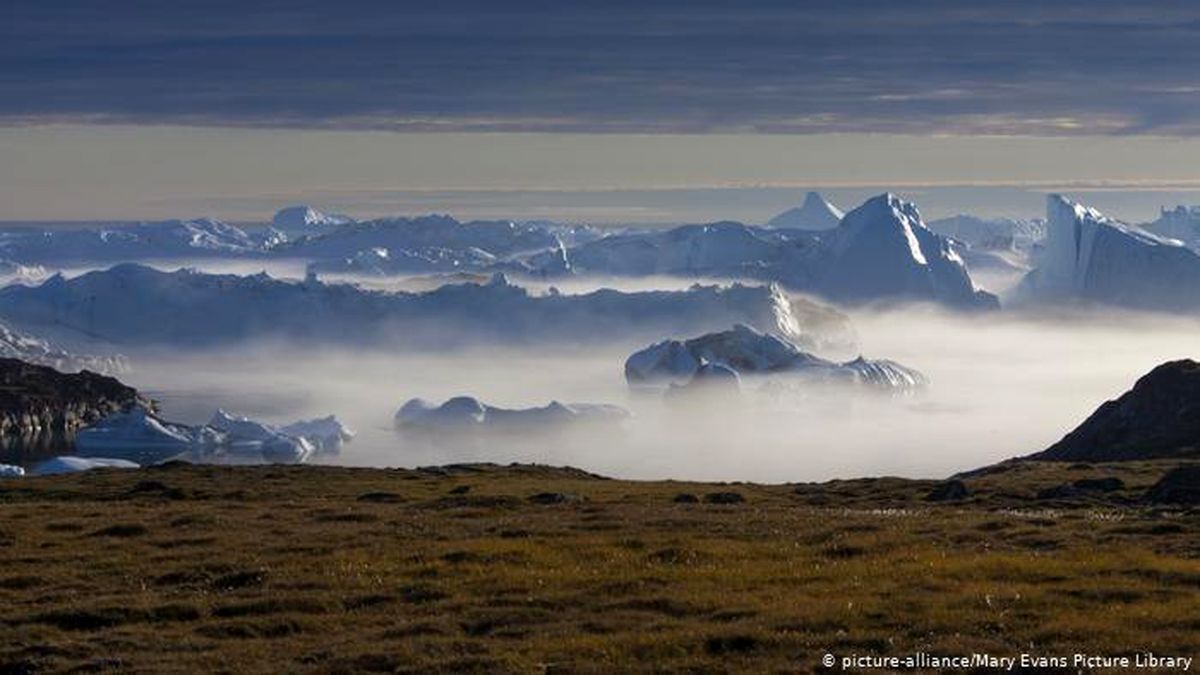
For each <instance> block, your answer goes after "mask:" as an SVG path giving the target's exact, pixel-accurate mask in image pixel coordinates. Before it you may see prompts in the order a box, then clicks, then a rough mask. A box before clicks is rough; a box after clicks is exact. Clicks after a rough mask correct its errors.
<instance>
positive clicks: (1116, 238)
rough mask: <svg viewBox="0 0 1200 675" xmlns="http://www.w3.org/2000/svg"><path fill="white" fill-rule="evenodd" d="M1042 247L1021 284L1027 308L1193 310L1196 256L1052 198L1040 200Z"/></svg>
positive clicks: (1199, 257)
mask: <svg viewBox="0 0 1200 675" xmlns="http://www.w3.org/2000/svg"><path fill="white" fill-rule="evenodd" d="M1046 222H1047V229H1048V233H1047V237H1046V248H1045V251H1044V252H1043V254H1042V255H1041V257H1040V261H1039V264H1038V267H1037V268H1036V269H1034V270H1033V271H1032V272H1030V273H1029V274H1028V275H1026V277H1025V278H1024V279H1023V280H1022V281H1021V286H1020V287H1019V288H1018V293H1019V297H1020V298H1021V299H1023V300H1027V301H1033V302H1052V303H1061V302H1085V303H1096V304H1104V305H1115V306H1121V307H1126V308H1130V309H1140V310H1155V311H1186V312H1195V311H1197V310H1200V254H1197V253H1196V252H1195V251H1193V250H1191V249H1189V248H1187V247H1186V246H1184V245H1183V244H1182V243H1181V242H1179V241H1178V240H1175V239H1167V238H1165V237H1160V236H1158V235H1156V234H1152V233H1150V232H1147V231H1146V230H1144V229H1142V228H1140V227H1137V226H1134V225H1129V224H1127V223H1122V222H1120V221H1117V220H1113V219H1111V218H1108V217H1106V216H1105V215H1104V214H1102V213H1100V212H1099V211H1097V210H1096V209H1093V208H1089V207H1087V206H1083V205H1082V204H1077V203H1075V202H1072V201H1069V200H1067V199H1065V198H1064V197H1062V196H1060V195H1050V196H1048V197H1047V199H1046Z"/></svg>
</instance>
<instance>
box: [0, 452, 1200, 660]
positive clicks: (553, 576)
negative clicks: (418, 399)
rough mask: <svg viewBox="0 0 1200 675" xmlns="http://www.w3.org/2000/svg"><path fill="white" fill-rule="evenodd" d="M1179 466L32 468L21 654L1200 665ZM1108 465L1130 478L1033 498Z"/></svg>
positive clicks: (16, 632)
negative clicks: (1153, 661)
mask: <svg viewBox="0 0 1200 675" xmlns="http://www.w3.org/2000/svg"><path fill="white" fill-rule="evenodd" d="M1167 466H1168V465H1166V464H1156V463H1125V464H1110V465H1094V466H1091V465H1083V466H1081V465H1067V464H1062V463H1032V462H1030V463H1015V464H1009V465H1002V468H1001V469H1000V470H997V471H993V472H990V473H986V474H983V475H978V476H975V477H972V478H967V479H966V480H965V483H966V485H967V486H968V487H969V488H970V491H971V494H970V496H968V497H967V498H966V499H965V500H962V501H957V502H946V503H932V502H927V501H925V499H924V497H925V496H926V494H927V493H928V492H929V491H930V489H931V488H933V487H934V486H935V485H936V483H935V482H934V481H910V480H900V479H886V478H885V479H863V480H852V481H834V482H830V483H823V484H804V485H748V484H734V485H714V484H697V483H678V482H631V481H619V480H607V479H603V478H600V477H596V476H592V475H589V474H586V473H583V472H579V471H574V470H570V469H552V468H545V467H531V466H512V467H494V466H471V467H466V466H464V467H447V468H443V469H429V470H412V471H408V470H370V469H345V468H331V467H312V466H308V467H280V466H266V467H216V466H187V465H179V464H169V465H166V466H164V467H156V468H150V469H145V470H141V471H119V470H101V471H94V472H90V473H87V474H80V475H71V476H61V477H52V478H27V479H20V480H10V481H6V482H3V483H0V600H2V606H3V607H4V611H3V616H2V617H0V671H3V672H28V671H40V670H42V669H46V670H52V671H62V670H71V669H82V670H90V671H96V670H106V669H119V670H126V671H141V672H162V671H191V672H196V671H226V672H239V673H241V672H310V671H311V672H362V671H388V672H391V671H412V672H418V671H420V672H429V671H442V672H470V671H487V672H507V671H514V672H531V671H533V672H537V671H543V670H552V671H555V672H612V671H614V670H616V671H621V670H645V669H648V668H650V667H651V665H653V666H654V667H656V668H657V669H660V670H681V669H691V670H698V671H710V670H753V671H759V672H762V671H810V670H814V669H818V668H819V662H820V659H821V657H822V656H823V655H824V654H826V653H833V654H835V655H839V656H841V655H848V654H900V655H905V654H908V653H912V652H918V651H920V652H927V653H933V654H958V653H971V652H989V653H992V654H998V655H1012V654H1018V653H1021V652H1031V653H1041V654H1053V653H1072V652H1076V651H1085V652H1093V653H1101V654H1122V653H1124V654H1132V653H1133V652H1135V651H1142V650H1150V651H1155V652H1158V653H1171V654H1183V655H1198V654H1200V613H1198V610H1197V608H1200V512H1197V511H1196V510H1188V509H1186V508H1180V509H1167V510H1162V509H1156V508H1152V507H1150V506H1148V505H1147V504H1145V503H1144V501H1142V499H1141V495H1142V494H1143V493H1144V492H1145V490H1146V488H1147V487H1148V486H1149V485H1150V484H1152V483H1153V482H1154V481H1155V480H1157V479H1158V477H1159V476H1161V475H1162V474H1163V473H1164V471H1165V470H1166V468H1167ZM1101 476H1116V477H1119V478H1120V479H1121V480H1122V481H1123V483H1124V487H1123V488H1121V489H1119V490H1116V491H1113V492H1106V493H1102V494H1097V495H1090V494H1088V495H1075V496H1067V497H1063V498H1053V497H1046V496H1045V495H1043V497H1042V498H1038V497H1037V494H1038V493H1039V492H1041V491H1043V490H1044V489H1046V488H1050V487H1054V486H1056V485H1060V484H1063V483H1068V482H1071V481H1075V480H1078V479H1080V478H1095V477H1101ZM718 493H736V494H737V495H739V496H740V497H741V498H742V499H743V500H744V501H740V502H737V501H736V499H735V498H731V497H714V496H712V495H715V494H718ZM681 495H690V496H694V497H695V498H696V500H697V501H695V502H692V501H690V500H689V498H688V497H682V496H681ZM712 501H716V502H722V501H724V502H730V501H732V502H735V503H710V502H712Z"/></svg>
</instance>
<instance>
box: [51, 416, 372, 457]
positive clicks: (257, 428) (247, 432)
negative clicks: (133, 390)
mask: <svg viewBox="0 0 1200 675" xmlns="http://www.w3.org/2000/svg"><path fill="white" fill-rule="evenodd" d="M353 437H354V432H352V431H351V430H350V429H348V428H346V427H345V426H344V425H343V424H342V423H341V422H339V421H338V419H337V418H336V417H334V416H332V415H330V416H329V417H324V418H319V419H314V420H305V421H300V422H294V423H292V424H289V425H286V426H283V427H275V426H272V425H270V424H264V423H262V422H257V421H255V420H252V419H249V418H247V417H242V416H238V415H232V414H230V413H227V412H225V411H224V410H217V411H216V412H215V413H213V416H212V418H211V419H210V420H209V422H208V424H204V425H200V426H189V425H186V424H177V423H174V422H167V421H165V420H163V419H161V418H159V417H158V416H157V415H155V414H153V413H151V412H149V411H147V410H145V409H144V408H141V407H134V408H132V409H130V410H127V411H123V412H118V413H114V414H112V415H109V416H108V417H105V418H104V419H102V420H100V421H99V422H97V423H96V424H93V425H92V426H89V427H87V428H86V429H83V430H81V431H80V432H79V433H78V434H76V436H75V449H76V450H77V451H78V452H80V453H83V454H87V455H93V454H96V455H102V454H108V455H120V456H126V457H136V458H137V459H138V460H139V461H141V462H143V463H153V462H156V461H162V460H165V459H170V458H172V457H187V458H189V459H192V460H195V461H221V460H222V459H223V458H226V457H231V456H237V457H239V458H241V459H243V460H245V459H250V460H261V461H265V462H279V463H289V464H290V463H299V462H304V461H307V460H308V459H310V458H311V457H312V456H313V455H315V454H318V453H336V452H337V451H338V450H339V449H340V447H341V445H342V443H343V442H345V441H349V440H350V439H352V438H353Z"/></svg>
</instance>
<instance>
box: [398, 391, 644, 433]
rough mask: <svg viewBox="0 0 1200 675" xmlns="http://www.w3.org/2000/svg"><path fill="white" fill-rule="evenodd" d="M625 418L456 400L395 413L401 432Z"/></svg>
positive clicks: (558, 425) (542, 426)
mask: <svg viewBox="0 0 1200 675" xmlns="http://www.w3.org/2000/svg"><path fill="white" fill-rule="evenodd" d="M627 417H629V411H627V410H625V409H624V408H622V407H620V406H615V405H608V404H599V403H559V402H558V401H551V402H550V403H549V404H548V405H545V406H542V407H540V408H498V407H496V406H491V405H487V404H486V403H483V402H482V401H480V400H479V399H477V398H473V397H470V396H457V397H454V398H451V399H449V400H447V401H446V402H444V403H442V404H440V405H438V404H434V403H430V402H428V401H425V400H423V399H419V398H414V399H411V400H409V401H408V402H406V403H405V404H404V405H403V406H401V408H400V410H398V411H397V412H396V420H395V421H396V426H397V427H399V428H401V429H414V430H425V431H449V430H470V429H486V430H497V431H550V430H557V429H565V428H568V427H572V426H578V425H581V424H612V423H617V422H620V421H621V420H624V419H626V418H627Z"/></svg>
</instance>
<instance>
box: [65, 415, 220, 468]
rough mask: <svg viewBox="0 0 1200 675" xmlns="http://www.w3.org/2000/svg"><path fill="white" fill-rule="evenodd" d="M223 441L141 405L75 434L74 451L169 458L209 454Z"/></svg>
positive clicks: (203, 428) (214, 434)
mask: <svg viewBox="0 0 1200 675" xmlns="http://www.w3.org/2000/svg"><path fill="white" fill-rule="evenodd" d="M223 442H224V437H223V435H221V434H219V433H217V432H216V431H215V430H214V429H210V428H208V427H191V426H187V425H183V424H175V423H172V422H167V421H165V420H162V419H160V418H159V417H158V416H156V415H154V414H153V413H151V412H150V411H148V410H146V409H145V408H142V407H140V406H135V407H133V408H131V409H129V410H126V411H122V412H116V413H113V414H111V415H109V416H107V417H105V418H104V419H102V420H100V421H98V422H96V423H95V424H92V425H91V426H88V427H86V428H84V429H81V430H80V431H79V432H78V433H77V434H76V435H75V449H76V450H77V451H79V452H84V453H87V454H89V455H91V454H97V453H113V452H119V453H120V454H130V455H136V456H159V455H164V456H169V455H173V454H178V453H183V452H192V451H210V450H213V449H215V448H216V447H218V446H219V445H221V444H222V443H223Z"/></svg>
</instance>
